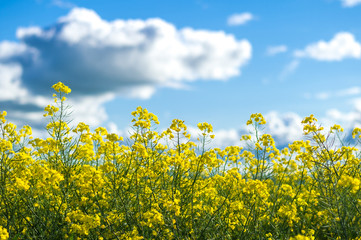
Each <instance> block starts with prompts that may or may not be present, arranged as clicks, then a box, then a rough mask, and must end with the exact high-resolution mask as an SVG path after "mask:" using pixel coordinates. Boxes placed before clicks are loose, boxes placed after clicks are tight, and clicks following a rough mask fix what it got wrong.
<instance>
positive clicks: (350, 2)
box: [341, 0, 361, 7]
mask: <svg viewBox="0 0 361 240" xmlns="http://www.w3.org/2000/svg"><path fill="white" fill-rule="evenodd" d="M341 2H342V6H344V7H354V6H356V5H359V4H361V0H341Z"/></svg>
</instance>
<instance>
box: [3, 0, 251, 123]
mask: <svg viewBox="0 0 361 240" xmlns="http://www.w3.org/2000/svg"><path fill="white" fill-rule="evenodd" d="M65 3H66V2H64V1H54V2H53V4H58V5H59V4H65ZM17 38H18V39H19V41H20V42H21V43H14V42H8V41H3V42H0V77H1V78H2V80H1V82H0V93H1V94H0V104H1V106H2V108H5V110H11V111H12V112H14V115H13V118H14V119H15V120H17V121H18V122H21V116H22V115H21V114H15V112H19V111H20V110H21V111H25V110H24V107H25V106H26V107H27V109H31V111H30V110H28V112H29V113H28V115H29V114H31V116H35V115H34V114H39V113H40V112H41V114H42V111H43V110H42V109H43V108H44V106H46V104H49V101H48V100H51V99H50V95H51V94H49V92H51V89H50V87H51V86H52V85H53V84H54V83H56V82H58V81H61V82H64V83H65V84H66V85H68V86H70V88H71V89H72V90H73V91H72V93H71V95H70V99H69V100H70V102H71V103H72V105H73V106H74V114H76V119H77V120H78V119H79V120H84V121H85V122H87V123H89V122H90V123H91V124H100V123H102V122H104V121H106V120H107V118H108V117H107V115H106V112H105V109H104V103H105V102H107V101H110V100H111V99H113V98H114V97H115V96H124V97H130V98H140V99H148V98H150V97H151V96H152V95H153V94H154V93H155V92H156V91H157V89H159V88H163V87H168V88H169V87H171V88H186V86H187V85H188V84H189V83H190V82H193V81H197V80H203V79H204V80H221V81H224V80H227V79H228V78H230V77H234V76H238V75H240V74H241V68H242V67H243V66H245V64H246V63H247V62H248V61H249V60H250V58H251V55H252V46H251V44H250V43H249V42H248V41H247V40H238V39H236V38H235V37H234V36H233V35H231V34H226V33H225V32H223V31H207V30H195V29H192V28H183V29H177V28H176V27H175V26H174V25H173V24H171V23H169V22H166V21H164V20H162V19H159V18H153V19H147V20H122V19H116V20H114V21H107V20H104V19H102V18H101V17H100V16H99V15H98V14H97V13H96V12H95V11H92V10H89V9H85V8H74V9H72V10H71V11H70V13H69V14H68V15H66V16H64V17H61V18H59V20H58V21H57V22H56V23H55V24H53V25H51V26H48V27H46V28H41V27H37V26H31V27H26V28H19V29H18V30H17ZM82 99H83V100H82ZM18 110H19V111H18ZM10 115H11V112H10V111H9V116H10ZM15 115H16V116H15ZM29 116H30V115H29ZM27 119H28V118H27V116H25V115H24V117H23V121H28V120H27ZM39 124H40V123H39Z"/></svg>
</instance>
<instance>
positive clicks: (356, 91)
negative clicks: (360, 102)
mask: <svg viewBox="0 0 361 240" xmlns="http://www.w3.org/2000/svg"><path fill="white" fill-rule="evenodd" d="M360 93H361V88H360V87H351V88H347V89H343V90H340V91H337V93H336V95H337V96H340V97H343V96H353V95H357V94H360Z"/></svg>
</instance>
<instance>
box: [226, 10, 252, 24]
mask: <svg viewBox="0 0 361 240" xmlns="http://www.w3.org/2000/svg"><path fill="white" fill-rule="evenodd" d="M253 19H254V16H253V15H252V13H249V12H245V13H237V14H233V15H231V16H229V17H228V19H227V24H228V25H229V26H238V25H244V24H246V23H247V22H249V21H251V20H253Z"/></svg>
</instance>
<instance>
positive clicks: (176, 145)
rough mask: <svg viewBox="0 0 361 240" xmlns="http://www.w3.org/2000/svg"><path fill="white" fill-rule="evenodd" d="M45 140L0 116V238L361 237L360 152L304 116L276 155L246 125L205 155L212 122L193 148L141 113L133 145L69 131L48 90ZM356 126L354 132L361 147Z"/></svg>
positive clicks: (266, 139) (59, 99) (183, 130)
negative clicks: (232, 142) (233, 141)
mask: <svg viewBox="0 0 361 240" xmlns="http://www.w3.org/2000/svg"><path fill="white" fill-rule="evenodd" d="M53 88H54V89H55V91H56V93H55V94H54V95H53V97H54V103H53V105H49V106H47V107H46V108H45V112H46V113H45V114H44V116H45V117H47V118H49V123H48V125H47V130H48V133H49V137H48V138H46V139H39V138H35V139H33V138H32V137H31V134H32V133H31V128H30V127H29V126H25V127H23V128H22V129H20V130H17V129H16V126H15V125H14V124H12V123H10V122H8V121H7V120H6V112H0V134H1V138H0V239H1V240H4V239H361V238H360V237H359V236H361V190H360V185H361V175H360V174H361V160H360V156H359V151H358V150H357V148H356V146H344V145H343V144H342V141H340V144H339V146H337V147H334V146H333V145H331V143H332V142H333V140H334V139H337V138H338V137H339V136H340V134H341V132H342V131H343V129H342V128H341V127H340V126H338V125H335V126H333V127H331V129H330V130H329V132H328V133H327V134H325V133H324V131H323V128H322V127H320V126H318V125H317V123H316V121H317V120H316V119H315V118H314V117H313V116H312V115H311V116H309V117H306V118H305V119H304V120H303V121H302V123H303V124H304V134H305V135H307V136H308V137H309V140H307V141H304V140H302V141H301V140H300V141H295V142H293V143H291V144H289V146H288V147H287V148H284V149H282V150H279V149H277V148H276V146H275V142H274V140H273V138H272V136H271V135H269V134H263V133H262V126H263V125H264V124H265V123H266V122H265V119H264V118H263V116H262V115H261V114H252V115H251V118H250V119H249V121H248V122H247V124H248V125H253V127H254V130H255V131H254V134H252V136H251V135H244V136H242V139H241V141H245V142H247V143H248V144H249V146H252V147H249V148H248V149H242V148H241V147H237V146H229V147H226V148H225V149H218V148H213V149H208V148H207V142H209V141H210V140H211V139H212V138H213V137H214V136H213V133H212V126H211V125H210V124H208V123H200V124H198V127H199V129H200V132H201V134H200V136H199V138H198V141H196V142H192V141H191V140H190V139H191V136H190V134H189V133H188V132H187V127H186V125H185V124H184V122H183V121H181V120H178V119H175V120H173V122H172V124H171V126H170V127H169V128H168V129H167V130H166V131H163V132H157V131H154V129H155V126H156V125H157V124H159V123H158V119H157V117H156V116H155V115H154V114H152V113H150V112H148V111H147V110H146V109H143V108H141V107H138V108H137V109H136V111H134V112H133V113H132V115H133V116H134V119H133V130H134V131H133V132H132V134H131V136H130V139H128V141H125V140H124V141H123V138H122V137H121V136H118V135H116V134H114V133H108V132H107V130H106V129H105V128H103V127H99V128H97V129H95V130H94V131H93V132H92V131H90V128H89V126H88V125H86V124H85V123H79V124H78V125H77V126H74V127H73V128H72V127H70V126H69V125H70V121H69V118H70V116H69V109H68V106H67V105H66V98H65V96H66V95H67V94H69V93H70V91H71V90H70V89H69V88H68V87H67V86H65V85H64V84H62V83H57V84H55V85H54V86H53ZM360 133H361V129H358V128H356V129H354V131H353V137H354V138H356V140H357V142H359V141H360V140H359V139H360V138H359V136H360Z"/></svg>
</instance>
